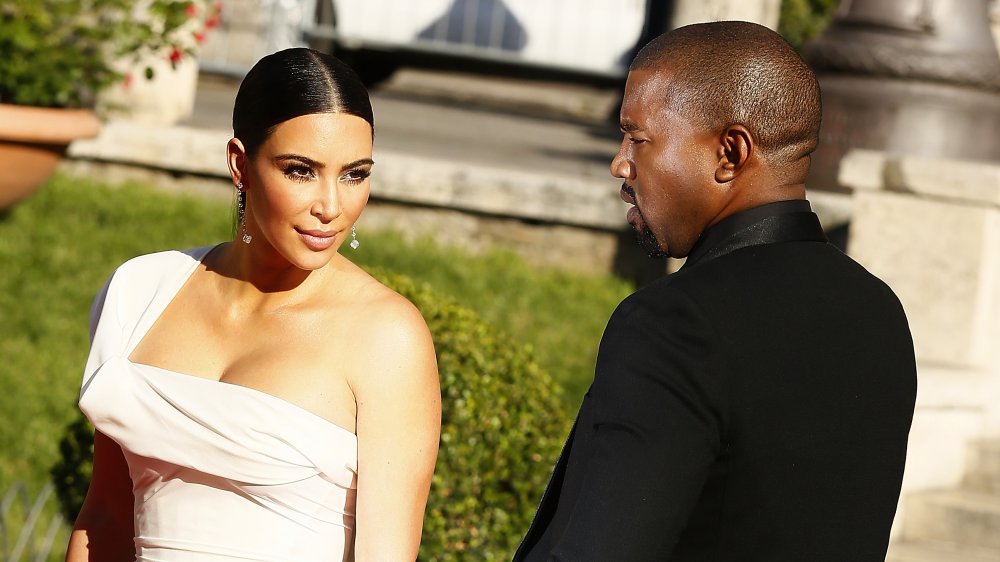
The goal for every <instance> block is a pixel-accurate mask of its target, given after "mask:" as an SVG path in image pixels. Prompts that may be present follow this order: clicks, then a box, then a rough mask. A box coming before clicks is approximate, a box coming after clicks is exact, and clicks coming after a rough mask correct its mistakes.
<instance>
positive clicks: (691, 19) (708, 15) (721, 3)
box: [670, 0, 781, 29]
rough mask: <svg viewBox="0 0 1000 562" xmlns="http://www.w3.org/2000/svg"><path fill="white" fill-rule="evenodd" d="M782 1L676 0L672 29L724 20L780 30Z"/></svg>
mask: <svg viewBox="0 0 1000 562" xmlns="http://www.w3.org/2000/svg"><path fill="white" fill-rule="evenodd" d="M780 12H781V0H675V1H674V15H673V18H671V20H670V27H671V29H674V28H678V27H681V26H683V25H688V24H692V23H699V22H706V21H722V20H743V21H752V22H754V23H759V24H761V25H764V26H767V27H769V28H771V29H777V28H778V16H779V15H780Z"/></svg>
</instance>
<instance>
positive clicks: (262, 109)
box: [233, 48, 375, 156]
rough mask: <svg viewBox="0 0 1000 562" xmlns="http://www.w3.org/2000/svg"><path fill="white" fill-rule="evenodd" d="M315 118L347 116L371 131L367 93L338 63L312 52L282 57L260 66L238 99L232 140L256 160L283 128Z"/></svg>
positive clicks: (294, 51) (301, 50) (268, 58)
mask: <svg viewBox="0 0 1000 562" xmlns="http://www.w3.org/2000/svg"><path fill="white" fill-rule="evenodd" d="M315 113H346V114H349V115H354V116H357V117H360V118H362V119H364V120H365V121H367V122H368V124H369V125H371V127H372V136H373V137H374V135H375V117H374V115H373V113H372V104H371V100H370V99H369V98H368V90H366V89H365V87H364V85H363V84H362V83H361V79H360V78H358V75H357V74H356V73H355V72H354V70H352V69H351V67H349V66H347V65H346V64H344V63H343V62H341V61H340V60H339V59H337V58H336V57H333V56H331V55H328V54H326V53H321V52H319V51H315V50H313V49H306V48H292V49H285V50H283V51H278V52H276V53H273V54H270V55H267V56H265V57H264V58H262V59H260V60H259V61H257V64H255V65H254V66H253V68H251V69H250V72H248V73H247V75H246V77H245V78H243V82H242V83H241V84H240V89H239V91H238V92H237V93H236V104H235V106H234V107H233V136H235V137H236V138H238V139H240V141H241V142H243V146H244V148H245V149H246V151H247V154H248V155H250V156H253V155H254V154H255V153H256V152H257V149H258V148H260V146H261V145H262V144H263V143H264V142H265V141H266V140H267V139H268V137H270V136H271V133H272V132H273V131H274V128H275V127H277V126H278V125H279V124H281V123H283V122H285V121H288V120H289V119H293V118H295V117H301V116H303V115H312V114H315Z"/></svg>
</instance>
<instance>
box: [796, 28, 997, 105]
mask: <svg viewBox="0 0 1000 562" xmlns="http://www.w3.org/2000/svg"><path fill="white" fill-rule="evenodd" d="M805 56H806V60H808V61H809V64H811V65H812V66H813V68H814V69H816V71H817V72H824V71H827V72H831V71H832V72H837V73H847V74H850V73H856V74H863V75H870V76H882V77H889V78H903V79H909V80H929V81H932V82H944V83H948V84H954V85H960V86H971V87H974V88H979V89H984V90H988V91H992V92H1000V59H998V58H997V56H996V55H995V54H993V55H992V56H990V55H989V54H987V53H983V54H980V53H961V54H955V53H934V52H927V51H924V50H917V49H903V48H900V47H897V46H894V45H891V44H885V43H882V44H880V43H875V42H865V43H861V42H855V43H849V42H840V41H834V40H820V41H817V42H815V43H813V44H811V45H809V46H808V47H807V49H806V53H805Z"/></svg>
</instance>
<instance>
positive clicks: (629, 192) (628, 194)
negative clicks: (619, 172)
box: [620, 183, 635, 205]
mask: <svg viewBox="0 0 1000 562" xmlns="http://www.w3.org/2000/svg"><path fill="white" fill-rule="evenodd" d="M620 196H621V198H622V201H624V202H626V203H628V204H629V205H635V190H633V189H632V188H631V187H629V185H628V184H626V183H623V184H622V189H621V192H620Z"/></svg>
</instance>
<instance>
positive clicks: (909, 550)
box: [885, 542, 1000, 562]
mask: <svg viewBox="0 0 1000 562" xmlns="http://www.w3.org/2000/svg"><path fill="white" fill-rule="evenodd" d="M885 562H1000V550H994V549H983V548H970V547H967V546H962V545H957V544H952V543H942V542H922V543H893V544H891V545H889V554H888V556H886V558H885Z"/></svg>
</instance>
